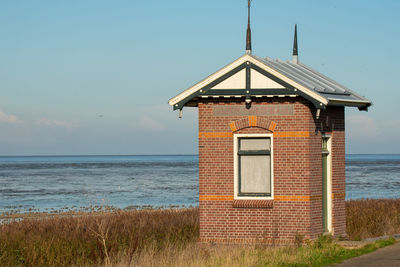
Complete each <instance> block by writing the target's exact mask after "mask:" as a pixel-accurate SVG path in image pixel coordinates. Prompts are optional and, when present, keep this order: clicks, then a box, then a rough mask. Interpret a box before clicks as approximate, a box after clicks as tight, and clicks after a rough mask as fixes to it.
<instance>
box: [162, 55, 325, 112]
mask: <svg viewBox="0 0 400 267" xmlns="http://www.w3.org/2000/svg"><path fill="white" fill-rule="evenodd" d="M246 61H249V62H251V63H253V64H255V65H257V66H259V67H260V68H262V69H264V70H265V71H268V72H269V73H271V74H272V75H274V76H275V77H277V78H279V79H281V80H282V81H284V82H286V83H288V84H290V85H291V86H293V87H295V88H296V89H298V90H300V91H302V92H303V93H305V94H307V95H309V96H311V97H312V98H314V99H315V100H317V101H319V102H321V103H322V104H324V105H327V104H328V100H327V99H326V98H325V97H323V96H321V95H319V94H318V93H315V92H314V91H313V90H310V89H308V88H306V87H304V86H302V85H301V84H299V83H297V82H295V81H293V80H291V79H289V78H288V77H286V76H284V75H283V74H281V73H280V72H278V71H276V70H275V69H272V68H271V67H269V66H268V65H266V64H264V63H263V62H262V61H260V60H258V59H257V58H255V57H253V56H251V55H248V54H244V55H243V56H241V57H240V58H238V59H237V60H235V61H234V62H232V63H230V64H229V65H227V66H225V67H223V68H222V69H220V70H219V71H217V72H215V73H214V74H211V75H210V76H208V77H207V78H205V79H204V80H202V81H201V82H199V83H197V84H195V85H194V86H192V87H190V88H188V89H187V90H185V91H183V92H182V93H180V94H178V95H177V96H175V97H173V98H171V99H170V100H169V101H168V103H169V104H170V105H171V106H173V105H175V104H176V103H178V102H179V101H181V100H183V99H185V98H186V97H188V96H190V95H191V94H193V93H195V92H196V91H197V90H200V89H201V88H203V87H204V86H206V85H208V84H209V83H211V82H213V81H214V80H216V79H218V78H219V77H221V76H222V75H224V74H226V73H228V72H229V71H231V70H233V69H235V68H236V67H238V66H240V65H241V64H243V63H245V62H246Z"/></svg>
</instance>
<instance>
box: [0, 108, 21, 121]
mask: <svg viewBox="0 0 400 267" xmlns="http://www.w3.org/2000/svg"><path fill="white" fill-rule="evenodd" d="M0 122H5V123H11V124H19V123H23V122H24V121H23V120H21V119H19V118H18V117H17V116H15V115H10V114H7V113H5V112H4V111H3V110H1V109H0Z"/></svg>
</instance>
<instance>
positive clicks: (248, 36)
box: [246, 0, 252, 54]
mask: <svg viewBox="0 0 400 267" xmlns="http://www.w3.org/2000/svg"><path fill="white" fill-rule="evenodd" d="M251 1H252V0H247V34H246V54H251V29H250V7H251Z"/></svg>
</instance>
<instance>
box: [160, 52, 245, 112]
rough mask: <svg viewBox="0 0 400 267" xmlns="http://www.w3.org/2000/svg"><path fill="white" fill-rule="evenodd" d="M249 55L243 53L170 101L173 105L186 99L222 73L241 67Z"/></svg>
mask: <svg viewBox="0 0 400 267" xmlns="http://www.w3.org/2000/svg"><path fill="white" fill-rule="evenodd" d="M247 58H248V55H243V56H241V57H240V58H238V59H236V60H235V61H234V62H232V63H230V64H229V65H227V66H225V67H223V68H222V69H220V70H219V71H217V72H215V73H214V74H211V75H210V76H208V77H207V78H205V79H204V80H202V81H201V82H199V83H197V84H195V85H193V86H192V87H190V88H188V89H187V90H185V91H183V92H182V93H180V94H179V95H177V96H175V97H173V98H171V99H170V100H169V101H168V103H169V104H170V105H171V106H173V105H175V104H176V103H178V102H179V101H181V100H183V99H185V98H186V97H188V96H190V95H191V94H193V93H195V92H196V91H198V90H200V89H201V88H203V87H204V86H206V85H208V84H209V83H211V82H213V81H214V80H216V79H218V78H219V77H221V76H222V75H224V74H226V73H228V72H229V71H231V70H233V69H235V68H236V67H239V66H240V65H241V64H243V63H244V62H246V61H247Z"/></svg>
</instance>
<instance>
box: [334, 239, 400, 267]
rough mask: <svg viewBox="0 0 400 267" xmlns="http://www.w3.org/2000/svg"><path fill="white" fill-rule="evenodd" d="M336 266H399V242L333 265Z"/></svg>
mask: <svg viewBox="0 0 400 267" xmlns="http://www.w3.org/2000/svg"><path fill="white" fill-rule="evenodd" d="M335 266H338V267H353V266H368V267H369V266H371V267H375V266H377V267H378V266H379V267H386V266H388V267H391V266H397V267H400V242H397V243H396V244H394V245H391V246H387V247H384V248H381V249H378V250H377V251H374V252H372V253H369V254H365V255H362V256H360V257H357V258H352V259H349V260H347V261H345V262H343V263H341V264H338V265H335Z"/></svg>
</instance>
